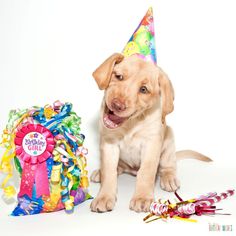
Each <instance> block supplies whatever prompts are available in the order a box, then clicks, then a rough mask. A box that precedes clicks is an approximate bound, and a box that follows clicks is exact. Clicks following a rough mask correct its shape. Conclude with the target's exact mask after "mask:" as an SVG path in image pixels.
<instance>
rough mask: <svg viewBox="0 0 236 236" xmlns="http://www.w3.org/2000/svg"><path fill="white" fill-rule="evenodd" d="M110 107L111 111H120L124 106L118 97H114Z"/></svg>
mask: <svg viewBox="0 0 236 236" xmlns="http://www.w3.org/2000/svg"><path fill="white" fill-rule="evenodd" d="M111 107H112V109H113V111H117V112H121V111H124V110H125V109H126V106H125V104H124V103H123V102H121V101H120V100H119V99H118V98H114V99H113V100H112V102H111Z"/></svg>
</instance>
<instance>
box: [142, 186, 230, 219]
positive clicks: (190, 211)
mask: <svg viewBox="0 0 236 236" xmlns="http://www.w3.org/2000/svg"><path fill="white" fill-rule="evenodd" d="M233 194H234V190H227V191H226V192H223V193H221V194H217V193H216V192H211V193H208V194H205V195H201V196H199V197H196V198H193V199H189V200H186V201H184V200H183V199H182V198H181V197H180V196H179V195H178V193H177V192H175V196H176V197H177V198H178V200H179V202H176V203H171V202H170V201H169V200H168V201H165V202H161V200H159V201H154V202H152V204H151V206H150V213H149V214H148V215H147V216H146V217H145V218H144V219H143V220H144V221H145V222H146V223H149V222H152V221H154V220H158V219H168V218H174V219H178V220H183V221H189V222H196V220H195V219H191V218H190V217H191V216H193V215H197V216H201V215H216V214H219V213H216V211H218V210H220V209H216V206H215V203H217V202H220V201H221V200H224V199H226V198H228V197H230V196H232V195H233ZM223 215H229V214H223Z"/></svg>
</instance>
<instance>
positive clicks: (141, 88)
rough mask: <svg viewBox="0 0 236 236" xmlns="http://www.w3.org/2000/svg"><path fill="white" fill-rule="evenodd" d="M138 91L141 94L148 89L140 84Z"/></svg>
mask: <svg viewBox="0 0 236 236" xmlns="http://www.w3.org/2000/svg"><path fill="white" fill-rule="evenodd" d="M139 92H140V93H143V94H146V93H148V89H147V87H146V86H142V87H140V89H139Z"/></svg>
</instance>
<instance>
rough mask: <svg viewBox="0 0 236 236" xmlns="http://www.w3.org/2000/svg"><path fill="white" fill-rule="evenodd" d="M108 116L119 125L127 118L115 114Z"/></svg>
mask: <svg viewBox="0 0 236 236" xmlns="http://www.w3.org/2000/svg"><path fill="white" fill-rule="evenodd" d="M108 118H109V120H111V121H112V122H114V123H115V124H117V125H118V124H120V123H122V122H123V121H124V120H125V118H123V117H119V116H117V115H115V114H108Z"/></svg>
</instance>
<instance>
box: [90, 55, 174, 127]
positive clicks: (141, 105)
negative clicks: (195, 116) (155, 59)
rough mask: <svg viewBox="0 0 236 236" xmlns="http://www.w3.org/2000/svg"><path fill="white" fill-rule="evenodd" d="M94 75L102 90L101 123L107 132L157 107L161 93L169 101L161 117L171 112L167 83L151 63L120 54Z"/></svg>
mask: <svg viewBox="0 0 236 236" xmlns="http://www.w3.org/2000/svg"><path fill="white" fill-rule="evenodd" d="M93 76H94V78H95V79H96V81H97V83H98V86H99V88H100V89H105V104H104V111H103V123H104V125H105V127H107V128H108V129H116V128H118V127H120V126H122V125H123V124H124V123H125V122H126V121H127V120H128V119H133V118H135V117H137V116H140V115H141V114H143V113H144V112H145V111H146V110H148V109H150V108H152V107H153V106H159V104H160V94H162V100H166V96H165V95H167V93H169V94H168V96H169V100H171V102H169V103H170V104H169V108H168V109H169V110H168V111H163V112H165V114H164V116H165V115H166V114H167V113H169V112H171V111H172V110H173V91H172V87H171V84H170V82H169V80H168V79H167V78H164V77H165V76H163V73H161V71H160V69H159V68H158V67H157V66H155V65H154V64H153V63H152V62H145V61H144V60H142V59H141V58H139V57H137V56H136V55H133V56H130V57H128V58H123V56H122V55H121V54H114V55H112V56H111V57H110V58H108V59H107V60H106V61H105V62H104V63H103V64H102V65H101V66H100V67H98V69H97V70H96V71H95V72H94V73H93ZM164 87H165V88H164ZM168 87H169V88H168ZM162 90H163V91H162ZM164 90H165V91H164ZM167 90H169V91H167ZM162 102H163V101H162ZM164 102H165V101H164ZM163 108H164V107H163ZM162 110H165V109H162Z"/></svg>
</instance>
